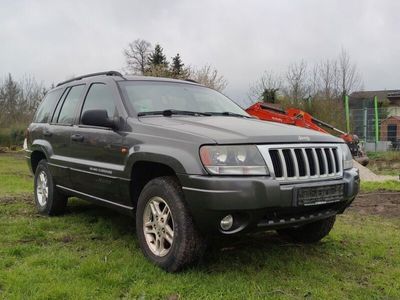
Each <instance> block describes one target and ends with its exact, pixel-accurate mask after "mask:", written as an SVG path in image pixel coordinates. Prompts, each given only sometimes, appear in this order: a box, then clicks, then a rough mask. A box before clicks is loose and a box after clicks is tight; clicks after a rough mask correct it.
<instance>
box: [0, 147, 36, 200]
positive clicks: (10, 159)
mask: <svg viewBox="0 0 400 300" xmlns="http://www.w3.org/2000/svg"><path fill="white" fill-rule="evenodd" d="M32 190H33V177H32V175H31V174H30V173H29V169H28V164H27V163H26V160H25V158H24V156H23V154H22V153H12V154H10V153H7V154H4V153H2V154H0V195H15V194H22V193H32Z"/></svg>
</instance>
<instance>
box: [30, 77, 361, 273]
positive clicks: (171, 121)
mask: <svg viewBox="0 0 400 300" xmlns="http://www.w3.org/2000/svg"><path fill="white" fill-rule="evenodd" d="M25 150H26V154H27V155H26V156H27V159H28V163H29V166H30V168H31V170H32V172H33V173H34V175H35V178H34V190H35V202H36V206H37V209H38V210H39V212H40V213H42V214H46V215H56V214H61V213H62V212H63V211H64V210H65V208H66V205H67V199H68V197H71V196H76V197H79V198H82V199H86V200H89V201H93V202H96V203H98V204H100V205H104V206H107V207H109V208H113V209H116V210H118V211H120V212H122V213H126V214H129V215H133V216H136V231H137V237H138V240H139V244H140V247H141V249H142V251H143V253H144V255H145V256H146V257H148V258H149V259H150V260H151V261H152V262H153V263H155V264H156V265H158V266H160V267H161V268H163V269H165V270H167V271H170V272H174V271H178V270H180V269H182V268H183V267H186V266H188V265H190V264H192V263H194V262H196V261H197V260H198V259H199V257H201V255H202V253H203V252H204V249H205V247H204V245H205V239H206V238H207V237H208V236H210V235H216V234H220V235H236V234H239V233H246V232H252V231H255V230H276V231H277V232H278V233H279V234H283V235H286V236H288V237H291V238H293V239H295V240H296V241H298V242H306V243H309V242H317V241H319V240H320V239H322V238H323V237H324V236H326V235H327V234H328V233H329V231H330V230H331V229H332V227H333V224H334V222H335V216H336V214H339V213H342V212H343V211H344V210H345V208H346V207H348V206H349V205H350V203H351V202H352V201H353V199H354V198H355V196H356V194H357V192H358V189H359V175H358V171H357V170H356V169H355V168H353V165H352V157H351V154H350V151H349V149H348V147H347V145H346V144H344V143H343V141H342V140H340V139H338V138H336V137H333V136H331V135H328V134H322V133H318V132H316V131H311V130H308V129H304V128H298V127H294V126H290V125H282V124H277V123H269V122H264V121H260V120H258V119H255V118H252V117H250V116H249V115H248V114H247V113H246V112H245V111H244V110H243V109H241V108H240V107H239V106H238V105H236V104H235V103H234V102H232V101H231V100H230V99H228V98H227V97H226V96H224V95H222V94H221V93H219V92H217V91H215V90H212V89H209V88H207V87H204V86H202V85H199V84H197V83H194V82H190V81H181V80H172V79H165V78H151V77H124V76H122V75H121V74H119V73H118V72H115V71H109V72H103V73H95V74H88V75H84V76H81V77H78V78H74V79H71V80H68V81H66V82H62V83H60V84H58V85H57V87H55V88H54V89H52V90H51V91H49V92H48V93H47V95H46V96H45V98H44V100H43V102H42V103H41V105H40V107H39V108H38V110H37V113H36V115H35V117H34V121H33V123H32V124H30V126H29V128H28V130H27V138H26V141H25Z"/></svg>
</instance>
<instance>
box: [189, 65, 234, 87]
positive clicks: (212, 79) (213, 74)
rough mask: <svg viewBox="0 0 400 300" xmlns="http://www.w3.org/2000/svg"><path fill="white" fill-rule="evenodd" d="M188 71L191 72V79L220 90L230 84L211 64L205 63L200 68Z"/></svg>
mask: <svg viewBox="0 0 400 300" xmlns="http://www.w3.org/2000/svg"><path fill="white" fill-rule="evenodd" d="M188 73H190V74H189V78H190V79H193V80H194V81H196V82H198V83H201V84H203V85H205V86H207V87H209V88H212V89H214V90H217V91H220V92H221V91H223V90H224V89H225V88H226V86H227V85H228V81H227V80H226V79H225V78H224V76H222V75H220V74H219V73H218V71H217V70H216V69H214V68H212V67H211V66H210V65H205V66H203V67H202V68H200V69H192V70H191V71H190V72H189V71H188Z"/></svg>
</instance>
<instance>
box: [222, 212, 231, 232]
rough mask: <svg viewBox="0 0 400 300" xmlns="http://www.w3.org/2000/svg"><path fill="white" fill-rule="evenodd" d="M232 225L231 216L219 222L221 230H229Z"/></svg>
mask: <svg viewBox="0 0 400 300" xmlns="http://www.w3.org/2000/svg"><path fill="white" fill-rule="evenodd" d="M232 225H233V217H232V215H227V216H225V217H224V218H223V219H222V220H221V228H222V230H229V229H231V228H232Z"/></svg>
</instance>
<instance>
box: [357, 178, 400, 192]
mask: <svg viewBox="0 0 400 300" xmlns="http://www.w3.org/2000/svg"><path fill="white" fill-rule="evenodd" d="M361 191H362V192H365V193H367V192H376V191H400V182H399V181H395V180H387V181H383V182H379V181H361Z"/></svg>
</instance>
